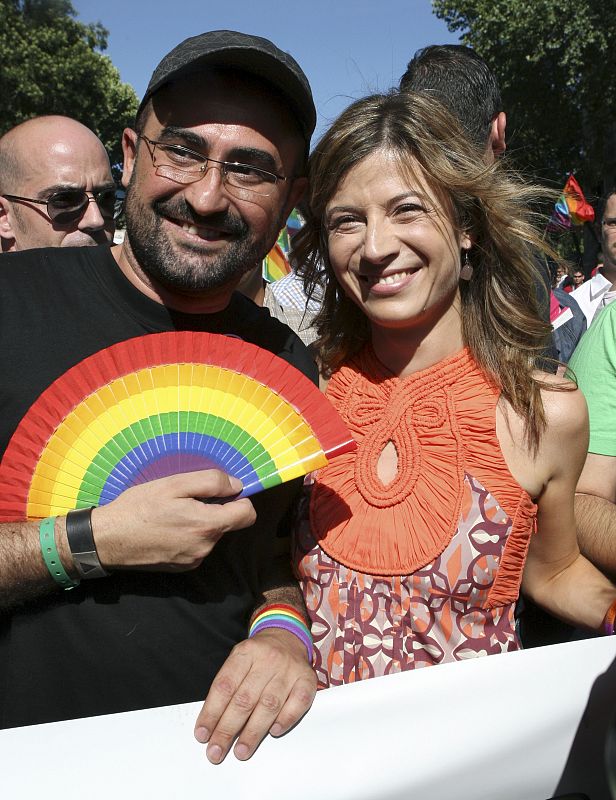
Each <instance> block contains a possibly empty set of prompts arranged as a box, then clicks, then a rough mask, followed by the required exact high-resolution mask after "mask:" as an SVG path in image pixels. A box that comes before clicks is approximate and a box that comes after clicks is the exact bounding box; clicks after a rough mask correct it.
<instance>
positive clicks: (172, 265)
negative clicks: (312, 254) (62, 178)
mask: <svg viewBox="0 0 616 800" xmlns="http://www.w3.org/2000/svg"><path fill="white" fill-rule="evenodd" d="M131 183H132V181H131ZM125 213H126V231H127V238H128V241H129V244H130V248H131V250H132V253H133V255H134V256H135V258H136V260H137V262H138V264H139V266H140V268H141V269H142V270H143V272H144V273H145V274H146V275H148V276H149V277H150V278H152V279H154V280H155V281H156V282H157V283H159V284H160V285H161V286H164V287H165V288H166V289H169V290H172V291H173V290H175V291H180V292H182V293H187V294H192V293H194V294H199V293H201V292H207V291H209V290H211V289H218V288H219V287H221V286H224V285H225V284H227V283H230V282H231V281H234V280H239V278H240V277H241V276H242V275H243V274H244V273H245V272H247V271H248V270H251V269H253V268H254V267H255V266H256V265H257V264H258V263H259V261H261V259H263V258H264V257H265V256H266V254H267V253H268V252H269V249H270V247H271V246H272V245H273V244H274V242H275V240H276V236H277V234H278V231H279V230H280V228H281V227H282V225H283V224H284V222H285V220H284V219H281V215H279V216H278V218H276V219H274V220H272V225H271V227H270V229H269V230H267V231H266V232H265V233H264V234H263V236H261V237H259V238H258V239H256V238H255V237H254V236H252V235H251V230H250V228H249V226H248V225H247V224H246V222H245V221H244V220H243V219H242V218H241V217H240V216H238V215H235V214H232V213H230V212H229V211H226V212H220V213H215V214H210V215H208V216H205V217H198V216H197V215H196V214H195V213H194V211H193V210H192V209H191V208H190V206H189V205H188V204H187V203H186V201H185V200H183V199H182V198H170V199H168V200H157V201H154V202H153V203H152V205H151V207H149V208H146V207H145V206H144V205H143V204H142V203H141V202H140V200H139V197H138V192H137V190H136V188H135V187H133V186H131V185H129V186H128V190H127V194H126V209H125ZM164 217H169V218H170V219H173V220H174V222H176V223H177V222H178V221H180V224H181V222H186V223H188V224H189V225H191V224H194V225H196V226H203V227H206V228H207V227H212V228H214V229H216V230H221V231H223V232H224V233H225V234H227V235H229V236H230V237H232V238H231V239H230V240H229V241H228V242H227V245H226V246H225V248H224V250H223V251H222V252H221V253H219V254H218V255H212V254H209V253H204V248H207V243H206V242H204V243H203V244H202V245H199V244H198V243H195V244H194V245H193V246H191V244H190V243H187V242H184V243H183V244H182V253H181V254H180V253H178V252H177V251H176V250H175V249H174V247H173V245H172V242H171V241H170V239H169V237H168V236H167V235H166V234H165V233H164V231H163V229H162V221H163V218H164Z"/></svg>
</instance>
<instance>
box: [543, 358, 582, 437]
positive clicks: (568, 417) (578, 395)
mask: <svg viewBox="0 0 616 800" xmlns="http://www.w3.org/2000/svg"><path fill="white" fill-rule="evenodd" d="M535 377H536V378H537V380H538V381H540V383H541V400H542V402H543V409H544V413H545V421H546V433H547V434H548V435H549V433H550V432H554V433H556V434H557V435H558V436H563V435H575V434H579V433H581V432H583V431H585V430H586V429H587V428H588V409H587V406H586V399H585V398H584V395H583V394H582V392H581V391H580V390H579V389H578V387H577V385H576V384H575V383H574V382H573V381H571V380H569V379H568V378H564V377H561V376H559V375H551V374H550V373H548V372H539V373H536V375H535Z"/></svg>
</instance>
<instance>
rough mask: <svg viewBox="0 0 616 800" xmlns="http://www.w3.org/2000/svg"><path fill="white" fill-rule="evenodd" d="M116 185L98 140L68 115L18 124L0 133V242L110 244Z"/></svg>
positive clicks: (5, 248) (7, 247)
mask: <svg viewBox="0 0 616 800" xmlns="http://www.w3.org/2000/svg"><path fill="white" fill-rule="evenodd" d="M114 205H115V185H114V182H113V178H112V176H111V167H110V164H109V157H108V155H107V152H106V150H105V148H104V147H103V144H102V142H101V141H100V139H99V138H98V137H97V136H96V135H95V134H94V133H93V132H92V131H91V130H90V129H89V128H86V127H85V125H82V124H81V123H80V122H77V121H76V120H74V119H70V118H69V117H60V116H45V117H35V118H34V119H30V120H27V121H26V122H22V123H21V124H20V125H17V126H16V127H15V128H12V129H11V130H10V131H8V132H7V133H5V134H4V136H3V137H2V138H0V246H1V249H2V252H3V253H6V252H10V251H13V250H30V249H32V248H35V247H73V246H83V245H96V244H110V243H111V241H112V239H113V233H114V229H115V224H114Z"/></svg>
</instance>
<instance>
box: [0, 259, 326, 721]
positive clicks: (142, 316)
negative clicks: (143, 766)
mask: <svg viewBox="0 0 616 800" xmlns="http://www.w3.org/2000/svg"><path fill="white" fill-rule="evenodd" d="M0 261H1V262H2V263H1V264H0V343H1V344H0V375H1V376H2V377H1V383H0V453H3V452H4V450H5V448H6V445H7V443H8V441H9V439H10V437H11V435H12V433H13V431H14V429H15V427H16V426H17V424H18V423H19V421H20V420H21V418H22V417H23V416H24V414H25V413H26V411H27V409H28V408H29V407H30V405H31V404H32V403H33V402H34V400H36V399H37V397H38V396H39V395H40V394H41V392H42V391H43V390H44V389H45V388H46V387H47V386H48V385H49V384H51V383H52V382H53V381H54V380H55V379H56V378H57V377H59V376H60V375H62V374H63V373H64V372H65V371H66V370H67V369H69V368H70V367H72V366H73V365H74V364H76V363H78V362H79V361H81V360H82V359H83V358H85V357H86V356H89V355H91V354H93V353H95V352H97V351H99V350H101V349H102V348H105V347H108V346H109V345H111V344H114V343H116V342H120V341H124V340H126V339H129V338H132V337H134V336H142V335H144V334H147V333H154V332H160V331H169V330H203V331H208V332H211V333H221V334H231V335H234V336H239V337H241V338H242V339H244V340H247V341H250V342H252V343H254V344H256V345H258V346H260V347H263V348H266V349H268V350H270V351H271V352H273V353H276V354H277V355H279V356H281V357H282V358H284V359H285V360H287V361H288V362H290V363H292V364H293V365H294V366H296V367H297V368H298V369H300V370H301V371H302V372H304V374H306V375H308V376H309V377H310V378H311V379H312V380H314V381H315V382H316V379H317V375H316V367H315V366H314V363H313V362H312V360H311V359H310V356H309V355H308V353H307V351H306V349H305V347H304V345H303V344H302V343H301V342H300V340H299V339H298V338H297V337H296V336H295V334H293V333H292V332H291V331H290V330H289V329H288V328H287V327H286V326H284V325H282V324H281V323H279V322H278V321H277V320H273V319H271V318H270V316H269V313H268V312H267V311H266V310H264V309H261V308H258V307H257V306H255V305H254V304H253V303H251V302H250V301H249V300H247V299H246V298H245V297H243V296H242V295H239V294H237V293H236V294H234V295H233V298H232V300H231V302H230V304H229V306H228V307H227V308H226V309H225V310H224V311H222V312H220V313H217V314H207V315H204V314H182V313H177V312H174V311H171V310H169V309H167V308H165V307H164V306H162V305H160V304H159V303H156V302H154V301H153V300H150V299H149V298H147V297H146V296H145V295H143V294H142V293H141V292H140V291H139V290H137V289H136V288H135V287H134V286H133V285H132V284H131V283H130V282H129V281H128V280H127V279H126V278H125V277H124V275H123V274H122V272H121V271H120V270H119V268H118V267H117V265H116V263H115V260H114V259H113V256H112V255H111V253H110V251H109V250H108V249H107V248H106V247H95V248H90V247H82V248H70V249H63V248H57V249H49V250H30V251H25V252H23V253H15V254H5V255H3V256H2V258H1V259H0ZM298 488H299V487H298V482H297V481H295V482H292V483H287V484H283V485H281V486H278V487H276V488H275V489H271V490H269V491H267V492H263V493H261V494H259V495H257V496H255V497H254V498H252V499H253V503H254V506H255V508H256V511H257V522H256V524H255V525H254V526H253V527H252V528H249V529H247V530H243V531H235V532H232V533H228V534H226V535H225V536H223V538H222V539H221V540H220V541H219V542H218V543H217V545H216V546H215V548H214V550H213V551H212V553H211V554H210V555H209V556H208V557H207V558H206V559H205V560H204V562H203V564H202V566H201V567H200V568H199V569H197V570H193V571H191V572H186V573H179V574H176V573H155V572H138V571H118V572H115V573H113V574H112V575H111V576H110V577H108V578H102V579H99V580H92V581H82V583H81V585H80V586H79V587H77V588H76V589H74V590H72V591H61V590H58V591H55V592H53V593H52V594H50V595H46V596H44V597H42V598H40V599H39V600H37V601H35V602H29V603H26V604H24V605H23V606H21V607H19V608H18V609H17V610H13V611H12V612H10V613H6V614H4V615H3V616H1V617H0V727H3V728H8V727H14V726H19V725H30V724H34V723H39V722H50V721H54V720H61V719H73V718H77V717H84V716H90V715H95V714H108V713H113V712H118V711H129V710H134V709H139V708H148V707H152V706H162V705H169V704H175V703H182V702H189V701H196V700H200V699H203V698H204V697H205V695H206V694H207V691H208V688H209V685H210V683H211V681H212V679H213V677H214V675H215V674H216V672H217V671H218V669H219V668H220V666H221V665H222V663H223V661H224V660H225V658H226V657H227V655H228V654H229V651H230V650H231V648H232V647H233V645H234V644H236V643H237V642H238V641H241V640H242V639H244V638H245V637H246V629H247V622H248V618H249V616H250V614H251V612H252V610H253V609H254V607H255V605H256V604H257V603H258V602H259V599H260V591H261V587H262V580H263V575H264V573H265V572H266V571H267V567H268V564H270V563H271V553H272V548H273V545H274V542H275V538H276V535H277V532H278V529H279V528H280V529H281V533H287V532H288V531H287V530H286V516H287V515H288V513H289V509H290V506H291V504H292V502H293V500H294V498H295V496H296V495H297V491H298ZM0 535H1V534H0ZM1 568H2V565H1V564H0V569H1Z"/></svg>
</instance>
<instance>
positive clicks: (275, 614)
mask: <svg viewBox="0 0 616 800" xmlns="http://www.w3.org/2000/svg"><path fill="white" fill-rule="evenodd" d="M267 628H279V629H282V630H285V631H289V633H292V634H293V635H294V636H297V638H298V639H299V640H300V642H302V644H303V645H304V647H305V648H306V652H307V653H308V662H309V663H310V664H312V656H313V648H312V636H311V635H310V631H309V630H308V626H307V625H306V623H305V622H304V618H303V617H302V615H301V614H300V613H299V611H297V610H296V609H294V608H293V606H289V605H287V604H286V603H276V604H272V605H270V606H265V608H263V609H261V611H259V613H258V614H257V616H256V617H255V618H254V620H253V621H252V625H251V626H250V631H249V633H248V638H249V639H250V638H252V637H253V636H254V635H255V634H257V633H259V631H263V630H266V629H267Z"/></svg>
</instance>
